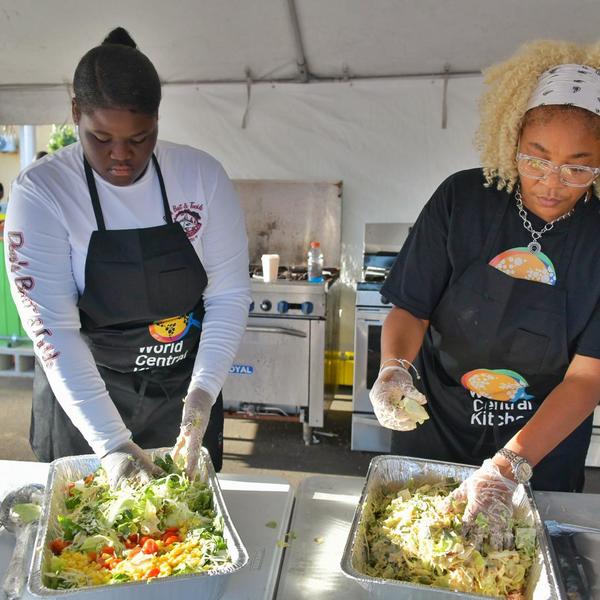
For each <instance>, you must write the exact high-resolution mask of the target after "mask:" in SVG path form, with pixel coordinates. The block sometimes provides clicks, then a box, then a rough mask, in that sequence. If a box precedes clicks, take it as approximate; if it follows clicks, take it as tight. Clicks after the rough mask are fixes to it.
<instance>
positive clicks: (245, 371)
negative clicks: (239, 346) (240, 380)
mask: <svg viewBox="0 0 600 600" xmlns="http://www.w3.org/2000/svg"><path fill="white" fill-rule="evenodd" d="M229 372H230V373H231V374H232V375H253V374H254V367H253V366H252V365H237V364H235V363H234V364H232V365H231V368H230V369H229Z"/></svg>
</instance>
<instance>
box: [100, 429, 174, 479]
mask: <svg viewBox="0 0 600 600" xmlns="http://www.w3.org/2000/svg"><path fill="white" fill-rule="evenodd" d="M100 462H101V464H102V466H103V467H104V470H105V471H106V474H107V476H108V482H109V484H110V487H111V488H112V489H113V490H114V489H116V488H117V487H119V486H120V485H121V484H122V483H124V482H125V481H127V482H128V483H132V484H134V485H136V484H137V485H143V484H145V483H148V482H149V481H150V480H151V479H153V478H154V477H159V476H160V475H164V472H163V470H162V469H161V468H160V467H157V466H156V465H155V464H154V463H153V462H152V461H151V460H150V456H148V454H146V452H144V450H142V449H141V448H140V447H139V446H138V445H137V444H136V443H135V442H133V441H132V440H129V441H128V442H125V443H124V444H122V445H121V446H119V447H118V448H115V450H113V451H112V452H109V453H108V454H106V455H105V456H103V457H102V458H101V459H100Z"/></svg>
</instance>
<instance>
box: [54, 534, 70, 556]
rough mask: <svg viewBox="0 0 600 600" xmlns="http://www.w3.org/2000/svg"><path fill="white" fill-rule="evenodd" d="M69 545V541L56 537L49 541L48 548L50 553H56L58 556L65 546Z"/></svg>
mask: <svg viewBox="0 0 600 600" xmlns="http://www.w3.org/2000/svg"><path fill="white" fill-rule="evenodd" d="M70 545H71V542H68V541H67V540H63V539H62V538H56V539H55V540H52V541H51V542H50V550H52V554H56V555H57V556H58V555H59V554H60V553H61V552H62V551H63V550H64V549H65V548H66V547H67V546H70Z"/></svg>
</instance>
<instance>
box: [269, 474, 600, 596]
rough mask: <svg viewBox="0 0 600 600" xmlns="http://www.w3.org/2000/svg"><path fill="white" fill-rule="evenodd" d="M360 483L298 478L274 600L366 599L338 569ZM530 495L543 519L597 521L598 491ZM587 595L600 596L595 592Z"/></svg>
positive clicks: (598, 558) (587, 523)
mask: <svg viewBox="0 0 600 600" xmlns="http://www.w3.org/2000/svg"><path fill="white" fill-rule="evenodd" d="M363 482H364V480H363V479H362V478H360V477H336V476H326V475H325V476H320V475H319V476H314V477H308V478H307V479H305V480H304V481H303V482H302V484H301V485H300V487H299V488H298V490H297V491H296V505H295V507H294V512H293V515H292V522H291V524H290V530H291V531H293V532H294V534H295V536H296V537H295V539H292V540H291V542H290V546H289V548H287V549H286V552H285V556H284V560H283V566H282V570H281V576H280V579H279V586H278V588H277V596H276V598H277V600H321V599H323V600H325V599H327V600H367V599H368V595H367V593H366V592H365V591H364V590H363V589H362V588H361V587H360V586H358V585H357V584H356V583H355V582H353V581H352V580H349V579H347V578H346V577H345V576H344V575H343V574H342V571H341V569H340V559H341V557H342V553H343V550H344V544H345V543H346V537H347V534H348V530H349V529H350V524H351V521H352V517H353V515H354V508H355V506H356V504H357V502H358V500H359V496H360V493H361V491H362V487H363ZM535 500H536V503H537V505H538V509H539V512H540V514H541V517H542V519H543V520H549V519H553V520H556V521H559V522H568V523H572V524H576V525H583V526H587V527H598V526H599V522H600V494H564V493H554V492H553V493H548V492H537V493H536V494H535ZM315 540H317V541H315ZM595 559H596V560H594V563H595V564H598V563H600V551H599V552H598V554H597V556H595ZM595 592H596V593H597V592H598V590H595ZM432 597H433V595H432ZM591 597H592V598H600V594H598V595H593V596H591Z"/></svg>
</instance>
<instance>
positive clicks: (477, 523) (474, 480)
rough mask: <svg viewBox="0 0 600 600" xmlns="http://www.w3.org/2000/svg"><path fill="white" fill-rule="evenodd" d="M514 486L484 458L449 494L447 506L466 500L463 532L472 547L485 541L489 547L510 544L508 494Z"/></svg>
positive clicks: (478, 545)
mask: <svg viewBox="0 0 600 600" xmlns="http://www.w3.org/2000/svg"><path fill="white" fill-rule="evenodd" d="M516 488H517V483H516V482H515V481H513V480H512V479H507V478H506V477H504V476H503V475H502V474H501V473H500V469H498V467H497V466H496V465H495V464H494V463H493V462H492V459H491V458H488V459H486V460H485V461H483V464H482V465H481V467H479V469H477V471H475V473H473V475H471V476H470V477H469V478H468V479H465V480H464V481H463V482H462V483H461V485H460V487H458V488H457V489H456V490H454V492H452V494H451V495H450V496H449V498H448V500H449V504H448V507H449V509H450V510H451V508H450V507H451V505H453V503H454V502H459V503H462V502H466V503H467V506H466V508H465V513H464V516H463V535H464V536H465V537H466V538H467V539H468V540H469V541H470V542H471V543H473V544H474V545H475V547H476V548H478V549H479V548H481V547H482V545H483V543H484V542H485V541H487V543H488V544H489V545H490V547H491V548H492V549H493V550H502V549H510V548H513V546H514V540H513V533H512V515H513V503H512V497H513V493H514V491H515V489H516Z"/></svg>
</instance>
